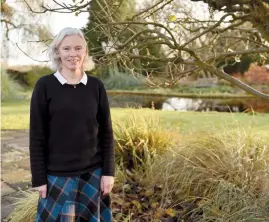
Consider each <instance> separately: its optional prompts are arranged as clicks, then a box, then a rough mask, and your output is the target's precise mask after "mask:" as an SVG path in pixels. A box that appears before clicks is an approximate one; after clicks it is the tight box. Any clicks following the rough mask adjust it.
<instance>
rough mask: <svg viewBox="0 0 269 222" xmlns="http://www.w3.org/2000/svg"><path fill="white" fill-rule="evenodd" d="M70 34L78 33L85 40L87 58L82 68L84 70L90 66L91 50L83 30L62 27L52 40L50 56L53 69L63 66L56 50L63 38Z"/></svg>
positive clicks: (49, 50)
mask: <svg viewBox="0 0 269 222" xmlns="http://www.w3.org/2000/svg"><path fill="white" fill-rule="evenodd" d="M69 35H78V36H80V37H81V38H82V39H83V40H84V42H85V46H86V56H85V59H84V61H83V65H82V70H83V71H84V70H85V69H86V67H87V66H88V62H89V54H88V53H89V50H88V46H87V41H86V39H85V37H84V34H83V32H82V31H80V30H79V29H77V28H71V27H66V28H64V29H62V30H61V31H60V32H59V34H58V35H56V36H55V38H54V39H53V41H52V42H51V44H50V46H49V49H48V57H49V59H50V61H51V68H52V69H53V70H59V69H60V68H61V60H60V59H59V58H58V56H57V54H56V51H57V50H58V47H59V45H60V44H61V42H62V41H63V39H64V38H65V37H66V36H69Z"/></svg>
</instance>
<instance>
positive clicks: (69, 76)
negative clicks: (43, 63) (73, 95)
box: [59, 68, 83, 84]
mask: <svg viewBox="0 0 269 222" xmlns="http://www.w3.org/2000/svg"><path fill="white" fill-rule="evenodd" d="M59 71H60V73H61V74H62V76H63V77H64V78H65V79H66V80H67V83H68V84H77V83H78V82H79V81H80V80H81V79H82V77H83V71H82V70H81V69H76V70H70V69H65V68H62V69H60V70H59Z"/></svg>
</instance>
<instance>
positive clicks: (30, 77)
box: [26, 66, 53, 88]
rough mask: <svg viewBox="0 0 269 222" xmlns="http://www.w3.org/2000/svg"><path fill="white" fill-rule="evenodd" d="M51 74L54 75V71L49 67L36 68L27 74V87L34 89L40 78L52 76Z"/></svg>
mask: <svg viewBox="0 0 269 222" xmlns="http://www.w3.org/2000/svg"><path fill="white" fill-rule="evenodd" d="M51 73H53V71H52V70H51V69H49V68H48V67H42V66H34V67H32V69H31V70H30V71H28V72H27V74H26V81H27V85H28V86H29V87H31V88H33V87H34V86H35V84H36V81H37V80H38V79H39V78H40V77H42V76H45V75H48V74H51Z"/></svg>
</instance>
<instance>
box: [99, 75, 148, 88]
mask: <svg viewBox="0 0 269 222" xmlns="http://www.w3.org/2000/svg"><path fill="white" fill-rule="evenodd" d="M103 81H104V84H105V86H106V89H130V88H132V87H137V86H140V85H142V84H143V79H142V78H138V79H136V78H135V77H134V76H132V75H131V74H129V73H122V72H115V73H110V75H109V76H108V77H107V78H105V79H104V80H103Z"/></svg>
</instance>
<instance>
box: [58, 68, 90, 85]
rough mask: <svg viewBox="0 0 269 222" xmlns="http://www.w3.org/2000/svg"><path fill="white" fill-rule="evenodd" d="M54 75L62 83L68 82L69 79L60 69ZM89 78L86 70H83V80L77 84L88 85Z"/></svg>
mask: <svg viewBox="0 0 269 222" xmlns="http://www.w3.org/2000/svg"><path fill="white" fill-rule="evenodd" d="M54 76H55V77H56V78H57V79H58V80H59V82H60V83H61V84H62V85H63V84H66V83H67V80H66V79H65V78H64V77H63V75H62V74H61V73H60V72H59V71H57V72H55V73H54ZM87 80H88V78H87V75H86V73H85V72H83V76H82V78H81V80H80V81H79V82H78V83H77V84H79V83H83V84H84V85H85V86H86V84H87Z"/></svg>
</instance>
